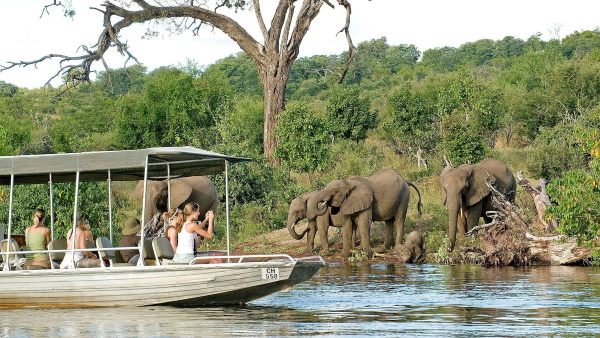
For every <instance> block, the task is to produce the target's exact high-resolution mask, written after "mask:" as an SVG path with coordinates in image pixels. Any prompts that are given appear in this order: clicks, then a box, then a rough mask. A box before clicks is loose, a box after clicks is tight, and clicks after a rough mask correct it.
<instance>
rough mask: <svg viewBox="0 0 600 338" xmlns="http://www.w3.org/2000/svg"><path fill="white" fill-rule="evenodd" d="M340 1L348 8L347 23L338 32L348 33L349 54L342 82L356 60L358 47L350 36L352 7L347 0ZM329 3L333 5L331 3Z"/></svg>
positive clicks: (339, 1)
mask: <svg viewBox="0 0 600 338" xmlns="http://www.w3.org/2000/svg"><path fill="white" fill-rule="evenodd" d="M338 3H339V4H340V5H341V6H344V8H346V25H344V28H342V29H341V30H340V31H339V32H338V34H339V33H341V32H344V33H345V34H346V40H347V41H348V55H347V56H346V64H345V65H344V72H343V73H342V77H341V78H340V80H339V81H338V83H342V81H344V77H346V73H347V72H348V68H350V64H351V63H352V60H354V57H355V56H356V47H355V46H354V44H353V43H352V37H351V36H350V15H351V14H352V8H351V6H350V3H349V2H348V1H346V0H338ZM329 5H330V6H332V5H331V4H329ZM332 7H333V6H332Z"/></svg>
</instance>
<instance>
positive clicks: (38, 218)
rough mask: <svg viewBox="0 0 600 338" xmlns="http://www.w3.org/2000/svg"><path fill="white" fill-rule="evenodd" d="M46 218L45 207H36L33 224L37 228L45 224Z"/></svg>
mask: <svg viewBox="0 0 600 338" xmlns="http://www.w3.org/2000/svg"><path fill="white" fill-rule="evenodd" d="M44 219H46V212H45V211H44V210H43V209H35V211H34V212H33V226H34V227H36V228H37V227H39V226H44Z"/></svg>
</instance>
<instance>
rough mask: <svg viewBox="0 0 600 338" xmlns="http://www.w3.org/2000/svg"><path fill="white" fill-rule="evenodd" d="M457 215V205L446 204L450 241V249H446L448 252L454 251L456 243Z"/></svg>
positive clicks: (458, 206) (455, 203)
mask: <svg viewBox="0 0 600 338" xmlns="http://www.w3.org/2000/svg"><path fill="white" fill-rule="evenodd" d="M459 213H460V205H459V203H457V202H454V203H448V239H449V240H450V247H448V251H453V250H454V244H455V243H456V231H457V229H458V217H459Z"/></svg>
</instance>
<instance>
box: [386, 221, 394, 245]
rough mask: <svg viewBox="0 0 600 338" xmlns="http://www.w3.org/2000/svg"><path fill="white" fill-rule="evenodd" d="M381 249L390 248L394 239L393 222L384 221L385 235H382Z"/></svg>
mask: <svg viewBox="0 0 600 338" xmlns="http://www.w3.org/2000/svg"><path fill="white" fill-rule="evenodd" d="M383 236H384V237H383V248H384V249H388V248H390V247H391V246H392V245H393V243H392V240H393V238H394V221H385V234H384V235H383Z"/></svg>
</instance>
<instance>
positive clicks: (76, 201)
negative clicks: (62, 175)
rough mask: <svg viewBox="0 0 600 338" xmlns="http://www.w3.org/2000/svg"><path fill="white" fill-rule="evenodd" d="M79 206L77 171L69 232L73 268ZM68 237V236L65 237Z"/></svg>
mask: <svg viewBox="0 0 600 338" xmlns="http://www.w3.org/2000/svg"><path fill="white" fill-rule="evenodd" d="M78 206H79V170H78V171H77V173H75V205H74V206H73V228H72V230H71V238H72V242H71V244H72V245H71V263H72V264H73V267H75V238H76V237H77V236H76V234H75V228H76V227H77V207H78ZM67 237H68V236H67Z"/></svg>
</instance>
